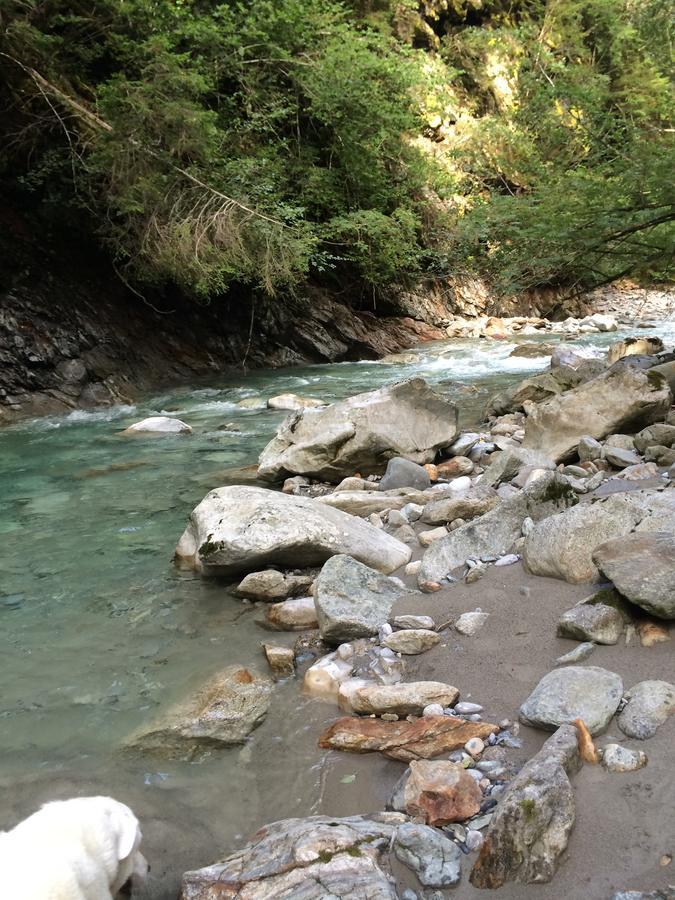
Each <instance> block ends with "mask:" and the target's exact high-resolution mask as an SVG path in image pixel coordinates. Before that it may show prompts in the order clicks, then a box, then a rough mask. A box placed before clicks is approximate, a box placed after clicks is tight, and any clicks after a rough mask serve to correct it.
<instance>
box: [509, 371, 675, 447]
mask: <svg viewBox="0 0 675 900" xmlns="http://www.w3.org/2000/svg"><path fill="white" fill-rule="evenodd" d="M672 400H673V396H672V393H671V391H670V388H669V386H668V382H667V380H666V378H665V377H664V376H663V375H662V374H661V373H656V372H654V370H647V371H644V370H642V369H640V368H638V367H637V366H634V365H631V364H630V362H629V360H620V361H619V362H618V363H616V364H615V365H613V366H612V368H611V369H608V370H607V372H603V373H602V374H601V375H598V376H597V377H596V378H592V379H591V380H590V381H587V382H586V383H585V384H581V385H579V386H578V387H575V388H573V389H572V390H569V391H566V392H565V393H562V394H558V395H557V396H554V397H552V398H551V399H550V400H547V401H546V402H545V403H541V404H539V405H538V406H536V407H535V408H534V409H533V410H532V412H531V413H530V415H529V416H528V417H527V422H526V424H525V438H524V440H523V447H525V448H530V449H534V450H539V451H540V452H542V453H545V454H546V455H547V456H550V457H551V458H552V459H554V460H555V461H556V462H559V461H560V460H563V459H568V458H569V457H571V456H573V455H574V454H575V453H576V451H577V447H578V446H579V441H580V440H581V438H582V437H583V436H584V435H589V436H591V437H594V438H596V439H600V438H604V437H607V435H609V434H612V433H614V432H617V431H625V430H628V431H630V430H635V429H636V428H638V427H640V426H645V425H651V424H652V423H653V422H656V421H657V420H658V419H660V418H663V416H665V414H666V413H667V412H668V410H669V409H670V405H671V403H672Z"/></svg>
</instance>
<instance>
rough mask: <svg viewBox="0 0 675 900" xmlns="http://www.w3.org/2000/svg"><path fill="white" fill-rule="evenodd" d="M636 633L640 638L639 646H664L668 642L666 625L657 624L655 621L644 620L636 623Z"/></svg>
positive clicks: (668, 633) (663, 623)
mask: <svg viewBox="0 0 675 900" xmlns="http://www.w3.org/2000/svg"><path fill="white" fill-rule="evenodd" d="M637 633H638V635H639V637H640V644H641V646H643V647H653V646H654V644H665V643H666V642H667V641H669V640H670V630H669V627H668V625H667V624H666V623H665V622H657V621H656V620H655V619H645V620H643V621H641V622H638V624H637Z"/></svg>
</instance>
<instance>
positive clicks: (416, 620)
mask: <svg viewBox="0 0 675 900" xmlns="http://www.w3.org/2000/svg"><path fill="white" fill-rule="evenodd" d="M393 624H394V628H424V629H426V630H432V629H433V628H434V624H435V623H434V620H433V619H432V618H431V616H396V618H395V619H394V623H393Z"/></svg>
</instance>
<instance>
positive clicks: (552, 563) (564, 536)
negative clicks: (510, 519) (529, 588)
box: [523, 496, 643, 584]
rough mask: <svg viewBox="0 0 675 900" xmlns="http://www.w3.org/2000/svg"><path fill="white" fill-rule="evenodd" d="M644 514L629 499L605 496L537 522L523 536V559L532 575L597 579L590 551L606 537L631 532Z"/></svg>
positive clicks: (569, 578)
mask: <svg viewBox="0 0 675 900" xmlns="http://www.w3.org/2000/svg"><path fill="white" fill-rule="evenodd" d="M642 517H643V513H642V512H641V510H640V509H639V507H638V506H637V505H636V504H634V503H632V502H631V501H630V499H627V498H625V497H621V496H613V497H608V498H607V499H606V500H601V501H598V502H596V503H585V504H582V505H579V506H575V507H574V508H573V509H567V510H565V511H564V512H561V513H559V514H558V515H555V516H550V517H549V518H548V519H544V520H543V521H541V522H538V523H537V524H536V525H535V526H534V528H533V529H532V531H530V533H529V534H528V535H527V537H526V539H525V547H524V549H523V560H524V562H525V565H526V566H527V568H528V570H529V571H530V572H532V574H533V575H544V576H548V577H550V578H561V579H563V580H564V581H568V582H570V583H571V584H579V583H580V582H583V581H597V580H598V578H599V572H598V568H597V566H596V565H595V563H594V562H593V551H594V550H595V549H596V547H598V546H599V545H600V544H603V543H604V542H605V541H607V540H609V538H612V537H615V536H617V535H621V534H627V533H628V532H629V531H631V530H632V529H633V528H634V527H635V526H636V525H637V523H638V522H639V521H640V519H641V518H642Z"/></svg>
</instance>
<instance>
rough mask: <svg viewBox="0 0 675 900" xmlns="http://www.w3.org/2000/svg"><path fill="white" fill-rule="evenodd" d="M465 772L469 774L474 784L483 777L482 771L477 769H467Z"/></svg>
mask: <svg viewBox="0 0 675 900" xmlns="http://www.w3.org/2000/svg"><path fill="white" fill-rule="evenodd" d="M466 771H467V774H469V775H470V776H471V777H472V778H473V780H474V781H475V782H476V784H479V783H480V782H481V781H482V780H483V778H484V777H485V776H484V775H483V773H482V772H479V771H478V769H467V770H466Z"/></svg>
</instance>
